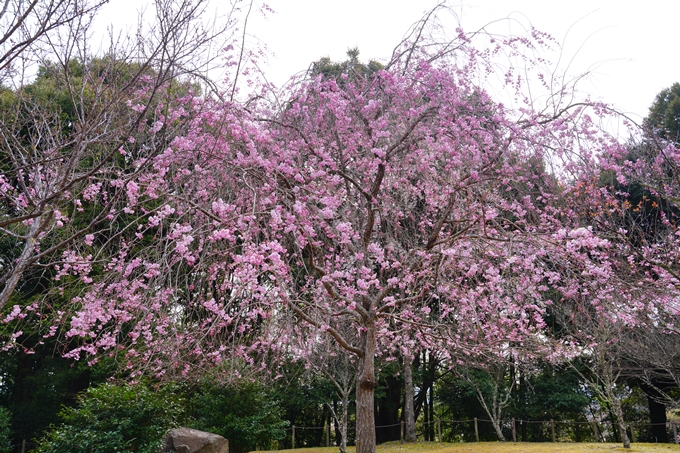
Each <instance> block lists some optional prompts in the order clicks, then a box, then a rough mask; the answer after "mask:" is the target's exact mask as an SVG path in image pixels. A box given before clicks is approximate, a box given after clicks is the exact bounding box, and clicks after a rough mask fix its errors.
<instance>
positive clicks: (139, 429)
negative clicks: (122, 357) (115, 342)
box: [35, 384, 183, 453]
mask: <svg viewBox="0 0 680 453" xmlns="http://www.w3.org/2000/svg"><path fill="white" fill-rule="evenodd" d="M179 393H180V392H177V388H176V387H175V386H166V387H163V388H161V389H160V390H155V389H150V388H148V387H146V386H144V385H142V384H138V385H120V386H119V385H113V384H105V385H101V386H99V387H94V388H90V389H88V390H87V391H85V392H84V393H83V394H81V395H80V396H79V398H78V406H77V407H75V408H64V409H63V410H62V411H61V413H60V417H61V419H62V420H63V424H61V425H59V426H56V427H53V428H52V429H51V430H50V431H48V433H47V434H46V436H45V437H44V438H43V439H42V440H41V441H40V442H39V445H38V448H37V449H36V450H35V452H37V453H115V452H121V453H122V452H125V453H128V452H135V453H157V452H158V451H159V448H160V445H161V441H162V438H163V435H164V434H165V432H166V431H167V430H168V429H170V428H172V427H175V426H178V424H179V422H180V421H182V416H183V404H182V400H181V397H179V396H178V395H179Z"/></svg>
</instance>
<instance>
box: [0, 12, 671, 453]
mask: <svg viewBox="0 0 680 453" xmlns="http://www.w3.org/2000/svg"><path fill="white" fill-rule="evenodd" d="M101 6H102V3H99V2H89V3H88V2H84V3H81V2H80V1H78V2H75V1H66V0H64V1H56V2H54V1H43V0H33V1H24V0H7V1H5V2H4V7H3V10H2V12H0V33H1V34H2V36H3V37H2V39H0V82H1V83H2V87H1V89H0V128H1V129H2V140H1V142H0V167H2V174H1V175H0V341H2V346H3V347H2V350H1V351H0V453H5V452H6V453H9V452H19V451H22V452H23V451H28V450H32V451H36V452H67V451H68V452H100V451H101V452H104V451H107V452H108V451H112V450H111V448H112V445H115V446H116V448H117V449H118V450H117V451H130V452H152V451H153V452H155V451H157V450H158V445H159V441H160V439H161V437H162V436H163V434H164V433H165V432H166V431H167V430H168V429H169V428H171V427H175V426H189V427H194V428H198V429H202V430H206V431H210V432H214V433H217V434H220V435H223V436H224V437H226V438H227V439H229V441H230V448H231V449H232V451H235V452H236V453H239V452H246V451H251V450H255V449H275V448H291V447H292V446H293V445H292V444H293V443H294V444H295V446H298V447H299V446H318V445H326V444H327V443H333V444H335V445H337V446H338V447H339V448H340V450H341V451H343V452H344V450H345V447H346V446H347V445H356V446H357V452H361V453H364V452H368V453H373V452H374V451H375V446H376V444H380V443H383V442H387V441H391V440H399V439H406V440H407V441H413V440H416V439H418V440H426V441H434V440H443V441H450V442H460V441H465V442H472V441H479V440H501V441H505V440H521V441H549V440H557V441H573V442H583V441H611V442H621V443H622V444H623V446H624V447H630V442H631V440H632V441H633V442H635V441H646V442H678V434H677V427H676V424H675V423H680V419H679V418H678V415H676V414H677V410H678V405H679V404H680V394H679V393H678V392H679V391H680V341H679V337H678V333H679V332H678V327H677V326H678V317H679V316H680V303H679V302H678V301H679V300H680V299H678V289H679V288H680V279H679V276H678V270H679V269H680V265H679V263H678V251H679V250H680V248H679V246H680V243H679V242H680V231H679V230H678V228H677V219H678V215H679V214H680V204H679V200H680V194H679V191H680V181H679V179H678V178H679V177H680V173H679V172H678V164H680V84H674V85H673V86H671V87H669V88H668V89H665V90H663V91H662V92H660V93H659V94H658V96H657V97H656V99H652V100H650V103H651V107H650V110H649V115H648V116H647V117H646V118H645V119H644V121H642V123H641V124H636V123H635V122H634V121H632V120H631V119H630V118H627V117H626V116H625V115H623V114H621V113H620V112H616V111H615V110H614V109H613V108H611V107H610V106H609V105H607V104H604V103H601V102H595V101H592V100H590V99H589V97H588V96H587V95H585V94H583V93H581V92H579V90H578V83H579V81H580V80H581V78H577V79H563V78H560V77H559V76H558V75H557V74H556V72H555V71H552V70H551V66H550V63H549V62H547V60H545V59H544V58H543V57H542V55H544V54H545V53H547V52H548V51H549V49H551V48H553V47H558V48H559V44H558V43H557V42H556V41H555V40H554V39H553V38H551V37H550V36H549V35H547V34H545V33H541V32H539V31H537V30H534V29H531V30H527V31H526V34H525V35H507V36H499V35H497V34H494V33H492V32H490V31H487V30H484V29H483V30H479V31H476V32H473V33H466V32H464V31H463V30H462V29H458V30H456V31H455V33H454V34H453V36H451V33H449V32H450V30H446V32H447V33H442V29H441V27H440V23H439V22H438V21H437V15H438V14H443V12H444V11H445V10H446V5H440V6H439V7H437V8H435V10H433V11H431V12H429V13H428V14H427V15H425V16H424V17H423V18H422V20H421V21H419V22H417V23H416V24H414V26H413V28H412V29H411V30H410V31H409V33H408V34H407V35H406V38H405V39H404V41H403V42H402V43H400V44H399V45H398V46H397V47H396V48H395V51H394V53H393V55H392V57H391V58H390V59H389V60H388V61H386V62H378V61H373V60H371V61H368V62H364V61H362V59H361V57H360V53H359V49H356V48H355V49H350V50H348V52H347V59H346V60H345V61H342V62H335V61H332V60H331V59H330V58H327V57H326V58H320V59H319V60H317V61H315V62H312V63H311V64H310V67H309V69H308V71H307V72H306V73H304V74H301V75H298V76H296V77H294V78H292V79H291V81H290V82H289V83H288V84H287V85H286V86H285V87H283V88H277V87H274V86H272V85H271V84H269V83H267V81H266V78H265V77H264V75H263V74H262V73H261V72H260V71H259V63H260V62H261V61H262V60H263V59H265V58H266V54H264V53H263V52H262V50H261V49H260V48H257V47H253V48H250V47H248V45H247V44H246V39H245V36H246V24H247V20H248V16H249V14H250V13H251V11H252V10H253V8H256V9H257V8H261V9H262V11H263V12H264V13H266V12H267V8H266V7H265V6H262V7H260V6H258V5H257V4H255V3H252V2H251V3H247V2H235V3H234V4H233V5H232V6H233V7H232V9H231V11H230V12H229V13H228V15H227V16H226V17H223V18H220V20H219V21H217V20H215V19H214V18H213V17H211V16H210V14H209V12H208V11H209V10H208V9H207V4H206V3H205V2H203V1H201V0H197V1H189V0H159V1H157V2H156V3H155V4H154V11H153V14H152V16H153V19H149V18H148V17H147V18H146V19H145V21H144V22H143V23H140V26H139V29H138V31H137V32H136V33H135V34H131V35H129V36H115V35H112V36H111V38H110V46H109V48H108V49H107V50H106V51H102V52H100V53H93V52H92V49H91V47H90V45H89V41H88V39H89V36H90V32H91V28H90V27H91V23H92V22H91V21H92V20H93V18H94V17H95V16H96V14H97V12H98V10H99V9H100V8H101ZM215 48H221V49H223V51H222V52H221V53H219V54H217V55H215V53H214V51H213V50H214V49H215ZM218 70H220V71H221V72H219V74H220V76H219V78H216V77H214V74H216V72H215V71H218ZM499 87H500V91H503V92H504V93H505V95H506V96H507V97H508V98H509V99H511V101H509V102H507V101H506V102H505V103H504V101H503V100H501V99H497V98H494V96H492V95H491V94H490V93H493V92H496V91H499ZM613 122H616V123H617V124H620V125H621V128H622V130H625V133H624V134H619V135H613V134H612V133H611V132H610V130H608V127H607V125H610V124H612V123H613ZM621 135H623V136H621ZM669 422H671V423H669Z"/></svg>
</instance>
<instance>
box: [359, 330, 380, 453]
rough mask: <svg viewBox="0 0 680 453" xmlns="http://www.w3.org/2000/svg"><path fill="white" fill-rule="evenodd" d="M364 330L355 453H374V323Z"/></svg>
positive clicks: (360, 359)
mask: <svg viewBox="0 0 680 453" xmlns="http://www.w3.org/2000/svg"><path fill="white" fill-rule="evenodd" d="M364 329H365V331H364V332H362V334H361V335H362V337H363V338H362V340H363V341H362V342H361V344H362V349H363V357H359V369H358V371H357V390H356V392H357V393H356V395H357V401H356V407H357V422H356V426H357V428H356V444H357V446H356V453H375V446H376V442H375V408H374V404H375V402H374V395H375V387H376V378H375V330H376V329H375V321H374V320H372V319H371V320H369V321H368V322H366V323H365V324H364Z"/></svg>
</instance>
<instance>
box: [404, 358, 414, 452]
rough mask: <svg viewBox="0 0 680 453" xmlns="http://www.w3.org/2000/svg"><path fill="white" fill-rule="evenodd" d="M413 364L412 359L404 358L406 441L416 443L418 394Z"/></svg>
mask: <svg viewBox="0 0 680 453" xmlns="http://www.w3.org/2000/svg"><path fill="white" fill-rule="evenodd" d="M412 363H413V359H412V358H411V357H406V356H404V387H405V392H404V424H405V425H406V430H405V431H406V432H405V433H404V440H405V441H406V442H415V441H416V417H415V409H414V406H413V404H414V400H415V395H416V392H415V389H414V387H413V369H412Z"/></svg>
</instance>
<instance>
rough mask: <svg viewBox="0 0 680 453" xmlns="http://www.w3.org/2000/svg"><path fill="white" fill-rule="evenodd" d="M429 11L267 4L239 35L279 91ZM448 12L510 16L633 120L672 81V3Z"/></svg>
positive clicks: (536, 1)
mask: <svg viewBox="0 0 680 453" xmlns="http://www.w3.org/2000/svg"><path fill="white" fill-rule="evenodd" d="M128 1H129V0H111V3H110V5H109V6H107V10H105V11H104V14H103V15H102V16H101V17H102V19H101V20H104V21H110V22H113V23H114V24H115V23H116V22H119V21H120V20H121V19H120V17H121V16H120V15H121V14H123V15H126V16H125V17H127V18H131V17H133V14H131V12H132V11H134V9H135V8H137V7H138V6H131V5H141V3H140V2H134V3H129V2H128ZM214 1H218V0H214ZM437 3H438V2H436V1H433V0H410V1H409V0H391V1H390V0H363V1H361V0H334V1H328V0H268V1H267V4H268V5H269V6H270V7H271V8H273V9H274V11H275V12H274V13H273V14H269V15H268V16H267V17H266V18H262V17H261V16H259V15H254V16H252V17H251V21H250V23H249V26H248V31H249V33H250V34H251V35H254V36H256V37H257V38H259V39H260V40H261V41H263V42H264V43H265V44H266V45H267V47H268V48H269V50H270V51H271V52H272V53H273V56H272V57H271V59H270V61H269V64H268V66H267V67H266V73H267V77H268V78H269V80H270V81H273V82H275V83H276V84H277V85H282V84H283V83H284V82H285V81H286V80H287V79H288V77H290V76H291V75H293V74H295V73H297V72H299V71H304V70H305V69H307V67H308V66H309V64H310V63H311V62H312V61H314V60H317V59H318V58H319V57H322V56H329V57H331V59H333V60H343V59H344V58H345V52H346V50H347V49H348V48H350V47H354V46H357V47H358V48H359V49H360V51H361V56H360V58H361V59H362V60H368V59H378V60H380V59H386V58H388V57H389V56H390V54H391V52H392V50H393V48H394V47H395V45H396V44H398V43H399V42H400V41H401V39H402V37H403V36H404V33H405V32H406V31H407V30H408V28H409V27H410V25H411V24H413V23H414V22H416V21H417V20H418V19H420V18H421V17H422V15H423V13H424V12H425V11H427V10H429V9H431V8H432V7H434V6H435V5H436V4H437ZM450 5H451V6H452V7H453V8H454V9H455V10H456V11H457V12H458V14H459V16H460V17H461V25H462V27H463V29H465V30H473V29H477V28H479V27H480V26H482V25H484V24H486V23H488V22H490V21H493V20H495V19H499V18H503V17H507V16H512V17H514V18H516V19H518V20H520V21H521V22H523V23H525V24H528V23H531V24H533V25H534V27H536V28H537V29H539V30H541V31H544V32H547V33H550V34H551V35H552V36H553V37H554V38H555V39H557V40H558V41H559V42H561V43H562V44H563V48H564V55H565V57H564V58H563V60H562V61H564V62H568V61H571V60H572V58H573V62H572V63H571V65H570V67H569V71H570V73H571V74H572V75H577V74H579V73H582V72H585V71H588V70H590V71H593V75H592V76H591V78H590V79H589V80H588V81H587V83H586V84H583V85H581V87H580V88H581V90H582V91H586V92H589V93H590V94H592V95H593V96H594V97H596V98H600V99H602V100H604V101H607V102H609V103H612V104H614V105H615V106H616V107H618V108H619V109H621V110H623V111H626V112H630V113H632V114H633V115H634V116H636V117H638V118H641V117H643V116H645V115H646V114H647V109H648V107H649V105H650V104H651V102H652V100H653V99H654V96H655V95H656V93H658V92H659V91H660V90H661V89H663V88H666V87H668V86H670V85H671V84H672V83H674V82H680V52H679V47H680V39H678V38H679V37H680V32H679V29H678V26H677V20H678V18H679V17H680V1H677V0H646V1H643V2H641V1H637V2H633V1H630V0H616V1H615V0H570V1H559V2H558V1H555V0H465V1H463V2H460V1H459V2H456V1H455V0H451V1H450ZM122 20H125V19H122ZM451 26H452V27H455V24H454V23H452V24H451ZM551 59H553V60H556V59H557V55H553V56H552V57H551ZM563 66H564V65H563Z"/></svg>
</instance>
